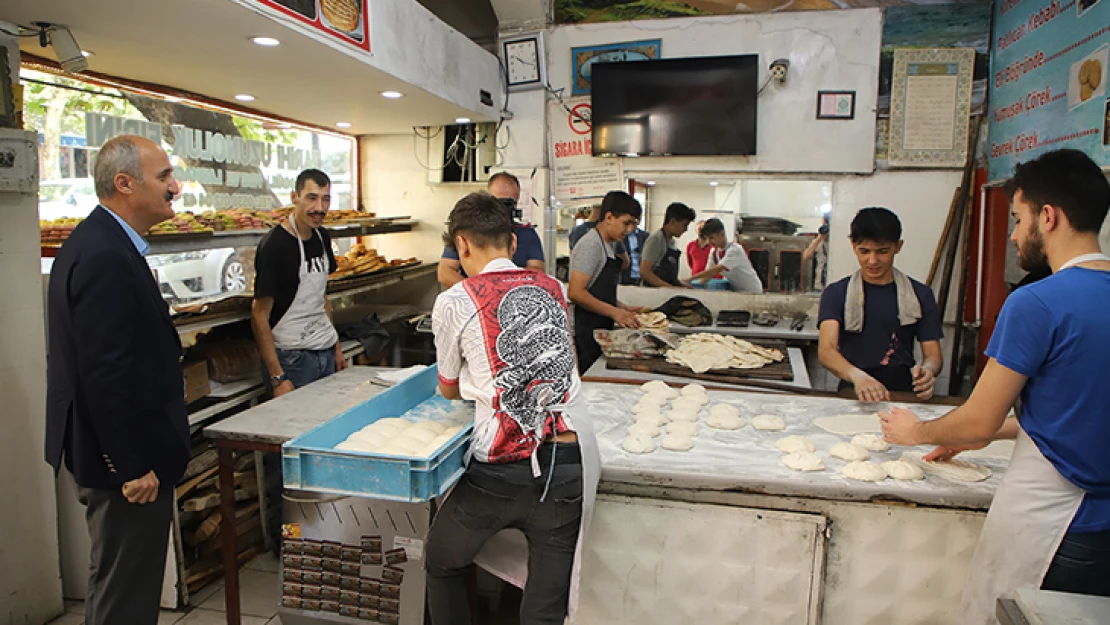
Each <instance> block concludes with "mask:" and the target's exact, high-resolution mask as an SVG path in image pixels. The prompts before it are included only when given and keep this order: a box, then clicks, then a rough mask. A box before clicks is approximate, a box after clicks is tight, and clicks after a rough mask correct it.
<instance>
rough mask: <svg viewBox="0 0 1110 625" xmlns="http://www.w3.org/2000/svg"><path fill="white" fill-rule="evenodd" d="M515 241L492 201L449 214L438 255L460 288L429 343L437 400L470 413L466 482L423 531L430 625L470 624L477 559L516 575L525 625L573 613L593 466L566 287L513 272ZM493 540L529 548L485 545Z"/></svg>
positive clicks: (475, 201)
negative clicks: (443, 253) (505, 536)
mask: <svg viewBox="0 0 1110 625" xmlns="http://www.w3.org/2000/svg"><path fill="white" fill-rule="evenodd" d="M514 242H515V241H514V235H513V223H512V219H511V217H510V216H509V214H508V213H507V212H506V211H504V210H503V209H502V207H501V205H500V204H499V203H498V202H497V200H496V199H494V198H493V197H492V196H490V195H489V194H486V193H473V194H471V195H468V196H466V197H464V198H463V199H462V200H459V203H458V204H456V205H455V208H454V210H452V211H451V215H450V217H449V219H448V236H447V243H448V245H449V246H450V247H452V248H453V249H454V250H455V251H457V252H458V255H459V260H460V261H461V263H462V266H463V268H464V269H465V270H466V273H467V275H468V276H470V277H468V278H466V279H465V280H463V281H462V282H460V283H458V284H456V285H455V286H453V287H451V288H450V289H448V290H447V291H444V292H443V293H441V294H440V295H439V297H437V298H436V303H435V308H434V309H433V311H432V331H433V332H434V334H435V344H436V363H437V365H438V368H439V389H440V392H441V393H442V394H443V396H444V397H447V398H449V399H459V398H462V399H467V400H471V401H474V402H475V411H474V432H473V433H472V434H471V442H470V450H469V454H468V458H467V469H466V473H465V474H464V475H463V477H462V480H461V481H460V482H459V483H458V485H457V486H455V488H454V490H453V491H451V494H450V495H448V497H447V501H446V502H445V503H444V505H443V507H442V508H441V509H440V510H439V512H438V513H437V514H436V517H435V520H434V521H433V522H432V527H431V529H430V530H429V533H428V543H427V605H428V616H429V620H430V621H431V623H432V625H468V624H469V623H470V611H469V609H468V608H467V590H466V587H467V583H466V570H467V567H468V566H469V565H470V564H471V563H472V562H474V561H475V559H476V558H477V557H478V556H479V552H483V551H484V552H486V553H485V562H486V563H488V564H487V565H489V566H490V568H491V569H492V570H494V571H498V572H502V571H511V570H513V569H514V568H521V567H520V565H524V566H525V567H526V571H527V574H526V575H527V583H524V582H523V580H519V583H520V584H521V585H522V586H523V588H524V598H523V601H522V604H521V613H520V622H521V623H522V625H541V624H545V625H560V624H562V623H563V622H564V619H565V618H566V617H567V615H568V613H570V612H571V611H572V610H573V607H572V606H573V605H574V603H575V602H576V596H577V584H576V583H574V581H575V579H576V577H577V570H578V563H579V561H580V552H581V544H582V540H583V537H584V535H585V527H586V525H587V524H588V523H589V518H590V514H591V511H592V509H593V499H594V493H595V492H596V490H597V481H598V477H599V474H600V456H599V454H598V451H597V444H596V441H595V439H594V434H593V431H592V430H591V428H590V424H589V418H590V415H589V412H588V411H587V410H586V405H585V403H584V402H579V401H578V394H579V389H580V387H581V382H580V380H579V378H578V373H577V371H576V370H575V366H574V349H573V347H572V344H571V334H570V323H569V319H568V317H567V302H566V295H565V294H564V292H563V286H562V284H560V283H559V282H558V281H557V280H555V279H554V278H552V277H550V276H547V275H545V274H543V273H542V272H537V271H529V270H522V269H519V268H518V267H516V265H514V264H513V261H512V260H511V258H510V255H511V250H512V247H513V244H514ZM502 530H519V532H522V533H523V536H524V538H525V542H526V544H522V545H516V546H514V544H513V543H512V541H511V540H510V541H507V542H503V541H495V540H493V539H495V538H496V537H498V536H499V535H501V533H502ZM514 533H515V532H514ZM517 535H519V534H517ZM514 564H515V565H516V566H515V567H514ZM509 579H511V580H514V581H515V580H516V579H517V578H516V577H515V576H511V577H509Z"/></svg>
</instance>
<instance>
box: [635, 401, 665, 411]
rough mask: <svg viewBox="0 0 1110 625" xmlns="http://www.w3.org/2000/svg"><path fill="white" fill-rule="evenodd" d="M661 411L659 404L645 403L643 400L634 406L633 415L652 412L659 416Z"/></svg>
mask: <svg viewBox="0 0 1110 625" xmlns="http://www.w3.org/2000/svg"><path fill="white" fill-rule="evenodd" d="M659 411H660V406H659V404H654V403H651V402H645V401H644V400H642V399H641V400H640V401H639V402H638V403H636V404H634V405H633V406H632V414H644V413H651V412H654V413H656V414H659Z"/></svg>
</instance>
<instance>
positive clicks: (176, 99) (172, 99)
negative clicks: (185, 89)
mask: <svg viewBox="0 0 1110 625" xmlns="http://www.w3.org/2000/svg"><path fill="white" fill-rule="evenodd" d="M166 102H183V100H182V99H181V98H179V97H177V96H175V95H168V96H166Z"/></svg>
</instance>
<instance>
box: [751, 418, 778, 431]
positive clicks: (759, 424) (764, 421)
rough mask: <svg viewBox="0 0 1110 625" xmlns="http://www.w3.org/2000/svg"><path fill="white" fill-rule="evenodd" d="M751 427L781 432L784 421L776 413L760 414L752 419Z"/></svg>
mask: <svg viewBox="0 0 1110 625" xmlns="http://www.w3.org/2000/svg"><path fill="white" fill-rule="evenodd" d="M752 427H753V428H755V429H757V430H767V431H771V432H781V431H782V430H785V429H786V421H783V420H782V417H780V416H778V415H773V414H761V415H757V416H756V417H755V418H753V419H752Z"/></svg>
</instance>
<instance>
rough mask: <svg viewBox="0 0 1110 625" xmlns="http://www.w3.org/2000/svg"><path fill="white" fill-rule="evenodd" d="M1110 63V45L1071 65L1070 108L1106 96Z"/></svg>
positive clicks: (1069, 82) (1069, 83)
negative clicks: (1107, 69) (1107, 70)
mask: <svg viewBox="0 0 1110 625" xmlns="http://www.w3.org/2000/svg"><path fill="white" fill-rule="evenodd" d="M1108 61H1110V44H1107V45H1104V46H1102V47H1101V48H1099V49H1098V50H1095V51H1094V52H1092V53H1091V54H1088V55H1087V56H1085V57H1083V58H1082V59H1079V60H1078V61H1076V62H1075V63H1072V65H1071V76H1070V78H1069V80H1068V108H1069V109H1074V108H1075V107H1077V106H1081V105H1083V104H1086V103H1087V102H1089V101H1091V100H1093V99H1095V98H1099V97H1101V96H1103V95H1105V94H1106V66H1107V62H1108Z"/></svg>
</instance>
